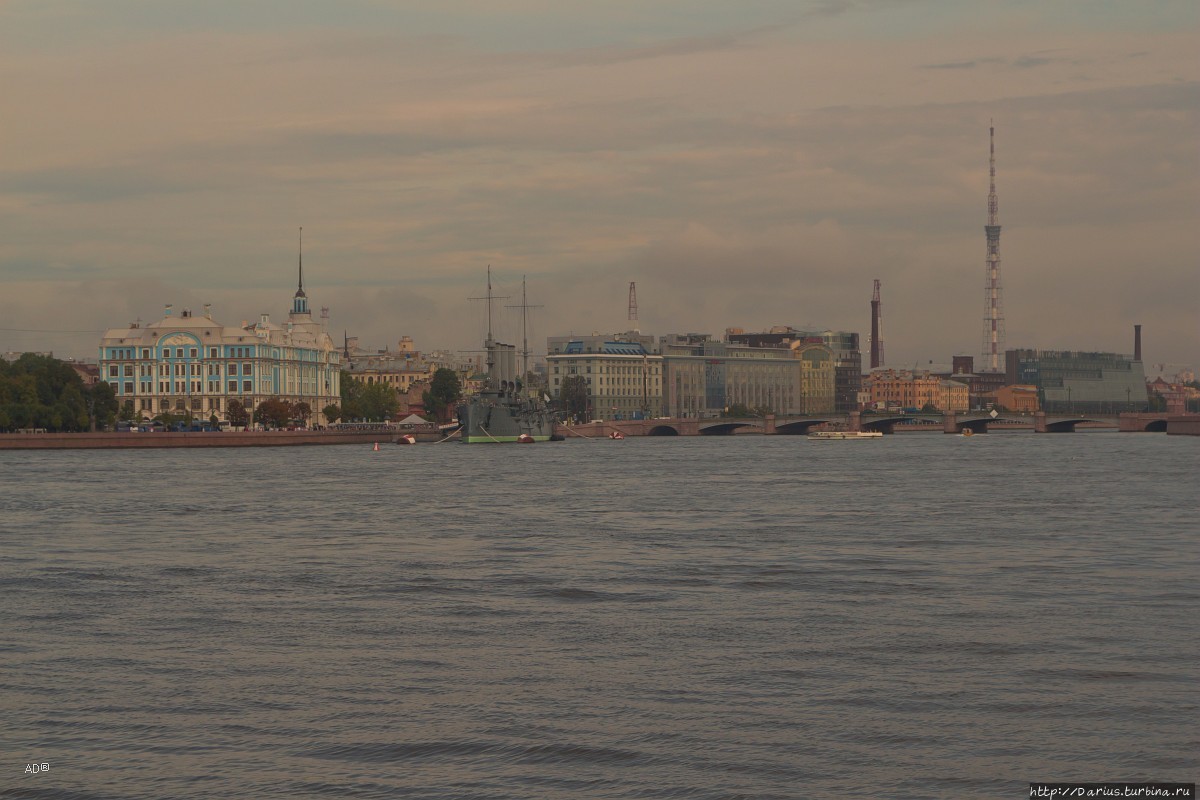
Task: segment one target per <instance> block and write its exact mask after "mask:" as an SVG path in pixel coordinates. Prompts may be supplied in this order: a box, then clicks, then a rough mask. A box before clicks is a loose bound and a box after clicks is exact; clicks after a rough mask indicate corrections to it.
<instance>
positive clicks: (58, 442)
mask: <svg viewBox="0 0 1200 800" xmlns="http://www.w3.org/2000/svg"><path fill="white" fill-rule="evenodd" d="M395 435H396V434H395V433H394V432H390V431H354V432H343V431H236V432H228V431H225V432H213V433H193V432H189V433H5V434H0V450H76V449H81V450H109V449H127V448H148V447H151V448H152V447H296V446H303V445H330V444H370V443H372V442H380V443H381V444H386V443H390V442H391V441H392V440H393V438H395Z"/></svg>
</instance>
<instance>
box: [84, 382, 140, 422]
mask: <svg viewBox="0 0 1200 800" xmlns="http://www.w3.org/2000/svg"><path fill="white" fill-rule="evenodd" d="M73 401H74V397H71V398H70V402H73ZM79 402H80V404H81V405H83V406H85V407H86V409H87V411H86V419H87V422H86V424H87V425H88V427H89V428H90V429H91V430H93V431H94V430H96V428H97V427H100V428H111V427H112V426H113V423H114V422H115V421H116V419H117V410H118V409H117V394H116V392H115V391H113V387H112V385H111V384H109V383H106V382H104V381H100V382H99V383H95V384H92V385H91V386H87V387H84V391H83V393H82V394H81V395H80V397H79ZM130 405H131V406H132V403H131V404H130Z"/></svg>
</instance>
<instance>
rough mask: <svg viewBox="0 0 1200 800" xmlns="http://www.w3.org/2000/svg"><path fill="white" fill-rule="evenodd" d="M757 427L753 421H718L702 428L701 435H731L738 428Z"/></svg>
mask: <svg viewBox="0 0 1200 800" xmlns="http://www.w3.org/2000/svg"><path fill="white" fill-rule="evenodd" d="M753 427H756V426H755V424H754V423H753V422H717V423H714V424H712V425H706V426H704V427H702V428H701V429H700V435H701V436H731V435H732V434H733V432H734V431H735V430H737V429H738V428H753Z"/></svg>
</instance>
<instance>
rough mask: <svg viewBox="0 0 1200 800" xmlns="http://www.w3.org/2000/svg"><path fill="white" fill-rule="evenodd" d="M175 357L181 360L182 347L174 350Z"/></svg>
mask: <svg viewBox="0 0 1200 800" xmlns="http://www.w3.org/2000/svg"><path fill="white" fill-rule="evenodd" d="M175 357H176V358H183V348H182V347H177V348H175Z"/></svg>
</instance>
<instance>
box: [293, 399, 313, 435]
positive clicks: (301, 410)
mask: <svg viewBox="0 0 1200 800" xmlns="http://www.w3.org/2000/svg"><path fill="white" fill-rule="evenodd" d="M311 416H312V406H310V405H309V404H308V403H306V402H304V401H303V400H301V401H300V402H299V403H292V419H294V420H296V422H300V423H303V425H304V427H306V428H307V427H308V418H309V417H311Z"/></svg>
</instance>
